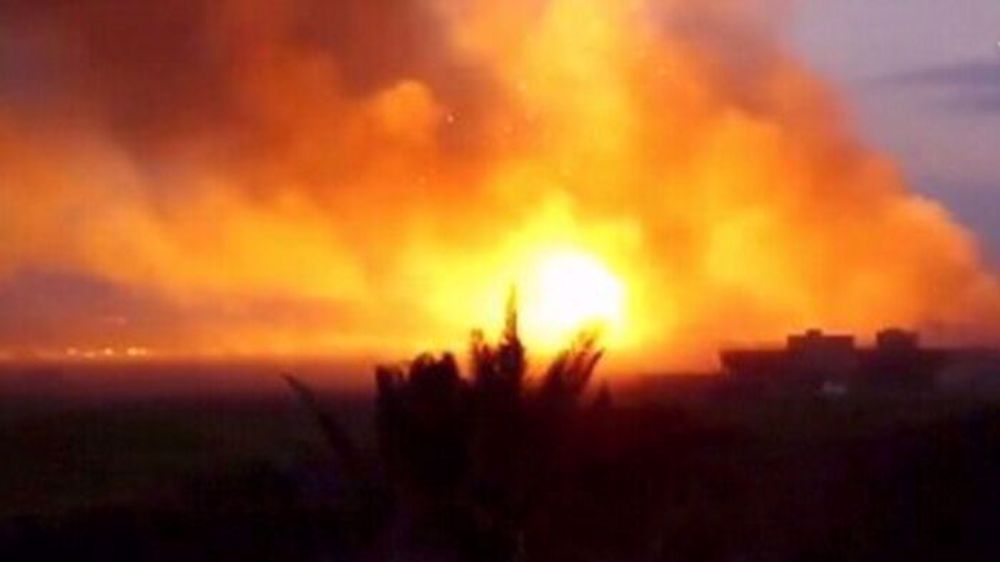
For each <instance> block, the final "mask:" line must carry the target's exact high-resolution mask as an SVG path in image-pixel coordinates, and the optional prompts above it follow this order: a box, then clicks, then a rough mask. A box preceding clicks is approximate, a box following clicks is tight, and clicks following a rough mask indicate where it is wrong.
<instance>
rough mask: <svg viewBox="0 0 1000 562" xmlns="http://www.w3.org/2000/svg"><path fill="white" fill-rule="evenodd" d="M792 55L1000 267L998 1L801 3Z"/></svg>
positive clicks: (846, 0)
mask: <svg viewBox="0 0 1000 562" xmlns="http://www.w3.org/2000/svg"><path fill="white" fill-rule="evenodd" d="M789 33H790V37H791V41H792V43H793V44H794V45H795V49H796V50H797V51H798V52H799V53H800V54H801V56H803V57H804V58H805V59H806V60H807V61H808V62H809V64H810V65H811V66H812V67H813V68H814V69H815V70H817V71H818V72H820V73H821V74H822V75H823V76H824V77H826V78H827V79H828V80H830V81H831V82H832V83H833V84H834V85H835V86H836V87H837V88H838V89H839V90H840V91H841V92H842V93H843V94H844V95H846V97H847V103H848V104H849V110H850V111H851V112H852V113H853V115H854V120H855V122H856V124H857V126H858V127H859V129H860V130H861V131H862V133H863V135H864V137H865V138H866V140H867V141H868V142H870V143H872V144H873V145H874V146H876V147H877V148H879V149H881V150H885V151H887V152H888V153H890V154H891V155H892V156H894V157H895V158H896V159H897V160H898V161H899V163H900V164H901V165H902V167H903V169H904V170H905V172H906V175H907V177H908V179H909V180H910V182H911V184H912V185H914V186H915V187H916V188H917V189H919V190H921V191H922V192H924V193H927V194H929V195H932V196H934V197H935V198H938V199H940V200H941V201H943V202H944V203H945V204H946V205H947V206H948V207H949V209H950V210H951V211H952V212H954V213H955V214H956V215H957V216H958V217H959V218H961V219H962V220H963V222H965V223H966V224H967V225H969V226H970V227H972V228H973V229H974V230H975V232H976V233H977V234H978V235H979V236H980V237H981V239H982V241H983V243H984V244H985V245H986V248H987V252H988V255H989V257H990V259H991V261H992V262H993V263H994V264H997V263H1000V159H998V158H997V156H998V149H1000V2H996V1H994V0H955V1H949V2H941V1H939V0H803V1H802V2H801V3H800V6H799V8H798V10H797V12H796V15H795V18H794V22H793V25H791V26H790V29H789Z"/></svg>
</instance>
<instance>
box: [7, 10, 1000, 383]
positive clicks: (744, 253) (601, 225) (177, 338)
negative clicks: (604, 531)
mask: <svg viewBox="0 0 1000 562" xmlns="http://www.w3.org/2000/svg"><path fill="white" fill-rule="evenodd" d="M39 3H41V4H44V3H45V2H39ZM84 4H85V3H84ZM168 4H170V3H167V4H164V5H162V6H161V5H159V4H157V5H150V7H147V8H136V10H138V11H139V12H143V10H153V11H166V12H169V13H167V14H160V13H159V12H156V13H149V14H145V15H149V16H151V17H142V18H139V19H141V25H139V23H140V22H139V21H138V19H137V20H135V21H131V20H126V21H124V22H122V21H120V20H116V19H114V18H129V17H134V16H135V15H136V14H135V13H131V12H127V11H121V13H119V12H115V13H109V12H106V11H105V12H102V11H101V10H100V9H99V8H88V7H86V6H80V7H72V6H70V7H66V8H64V9H62V10H58V11H57V10H48V11H39V12H38V13H34V12H32V8H30V7H27V6H26V7H25V8H23V9H22V11H25V12H26V13H28V14H29V15H28V16H25V17H33V18H38V19H44V18H48V17H51V18H54V19H53V20H52V21H48V20H46V21H44V22H43V23H41V24H39V25H30V26H29V25H24V26H22V27H23V28H31V29H38V30H39V34H40V35H39V38H38V39H37V40H35V41H34V42H33V43H31V45H43V46H44V49H41V48H40V49H41V50H39V51H38V52H34V53H33V56H34V59H33V60H41V61H45V60H49V59H51V62H52V68H54V69H57V70H58V69H62V68H64V67H65V66H66V65H67V64H69V63H68V62H67V61H70V62H73V61H75V62H79V59H78V58H76V57H79V56H83V57H89V59H87V60H85V62H86V63H87V64H85V65H82V66H81V68H82V70H81V71H80V72H79V73H77V74H71V75H69V76H67V77H64V79H63V81H62V82H59V85H60V90H59V91H60V92H65V93H66V97H65V99H61V98H58V97H57V95H56V94H53V98H54V101H50V102H36V103H43V108H42V110H41V111H40V112H39V111H26V110H25V111H17V112H11V111H4V110H3V108H0V167H2V168H3V169H4V170H5V182H6V186H7V187H6V188H5V189H4V190H0V242H2V244H0V273H3V272H6V273H7V275H8V276H16V275H17V272H18V271H23V270H25V269H49V270H57V271H71V272H74V273H77V274H81V275H87V276H91V277H95V278H98V279H101V280H103V281H105V282H108V283H111V284H113V285H114V286H117V287H121V288H123V290H127V291H130V292H133V293H139V294H142V295H148V296H150V298H155V299H158V300H159V301H162V302H163V303H165V305H164V306H166V307H168V308H170V309H171V310H175V311H180V312H177V313H175V314H174V316H172V318H174V320H172V321H171V322H172V323H173V324H172V328H171V329H170V330H168V331H169V332H170V335H169V337H168V336H163V337H162V338H161V341H160V343H161V344H162V345H164V346H168V347H174V348H176V349H177V350H179V351H191V350H199V349H211V350H227V349H228V350H232V351H234V352H238V351H245V350H251V351H258V352H263V353H267V352H272V351H273V352H281V353H299V352H324V351H327V352H333V353H348V352H351V351H356V350H359V349H361V350H379V351H386V352H388V353H392V354H396V353H402V352H408V351H410V350H413V349H414V348H418V347H425V346H431V347H434V348H438V347H441V346H444V345H453V344H456V343H459V342H460V341H461V340H462V339H464V338H465V336H466V334H467V331H468V330H469V328H470V327H473V326H500V325H501V322H500V315H502V313H503V302H504V298H505V294H506V292H507V290H508V288H509V287H510V286H511V284H517V285H520V286H522V288H521V290H522V293H523V295H522V300H523V306H524V311H523V313H524V316H525V320H526V323H527V326H526V331H527V332H528V337H529V341H528V344H529V346H530V345H532V344H537V345H540V346H541V347H543V348H550V347H552V346H553V345H555V344H556V343H557V340H560V339H562V338H564V337H566V335H567V332H569V331H571V330H572V329H574V328H576V327H578V326H579V325H581V324H587V323H589V322H592V321H594V320H597V321H599V322H600V323H603V324H605V325H606V329H607V331H608V340H609V344H610V345H611V346H612V347H613V348H615V349H620V350H631V351H630V352H631V353H635V354H637V355H638V356H641V357H642V358H643V360H644V361H654V360H656V361H660V360H669V361H673V362H679V363H689V364H690V363H694V362H704V361H706V360H707V358H709V357H711V356H712V355H714V350H715V348H716V346H717V345H718V344H719V343H720V342H723V341H733V340H740V339H742V340H746V339H750V340H761V339H769V338H776V337H781V336H782V335H783V334H785V333H787V332H789V331H792V330H798V329H801V328H803V327H806V326H811V325H820V326H824V327H829V328H832V329H843V330H852V331H857V332H861V333H869V332H871V331H872V330H874V329H876V328H879V327H881V326H883V325H885V324H898V325H904V326H912V327H918V328H925V329H934V330H937V331H939V332H940V333H942V334H948V333H961V334H972V335H973V336H975V337H982V336H983V335H984V334H991V333H994V330H995V328H996V320H997V318H1000V313H998V304H997V303H998V298H997V294H998V293H997V288H996V280H995V278H994V277H993V276H992V274H990V273H989V272H988V271H986V270H985V269H984V268H983V266H982V263H981V260H980V257H979V255H978V250H977V247H976V243H975V240H974V239H973V237H972V236H971V235H970V234H969V233H968V232H967V231H966V230H965V229H963V228H962V227H961V226H960V225H958V224H956V223H955V222H954V221H953V220H952V218H951V217H949V216H948V214H947V213H946V212H945V211H944V210H943V209H942V208H941V207H940V206H939V205H938V204H936V203H934V202H933V201H929V200H927V199H925V198H922V197H919V196H917V195H914V194H912V193H911V192H909V191H908V189H907V186H906V185H905V182H904V181H903V180H902V179H901V177H900V174H899V172H898V171H897V169H896V167H895V165H894V164H893V163H892V162H891V161H889V160H887V159H886V158H885V157H883V156H881V155H878V154H875V153H872V152H871V151H869V150H867V149H866V148H865V147H864V146H863V145H861V144H860V143H859V142H858V141H857V139H856V138H855V136H854V134H853V133H852V132H851V130H850V127H849V126H848V124H847V120H846V119H844V118H843V116H842V110H841V108H840V106H839V104H838V103H837V102H836V101H835V100H834V99H833V97H832V95H831V94H830V92H828V90H827V89H826V87H825V85H824V84H823V83H822V82H821V81H819V80H818V79H816V78H815V77H814V76H813V75H812V74H811V73H810V72H809V71H808V70H807V69H805V68H803V66H802V65H801V64H800V63H799V62H798V61H797V60H795V58H794V57H792V56H790V55H789V54H787V53H785V52H784V50H783V48H782V45H781V44H780V42H779V41H778V40H776V39H774V27H775V26H776V23H775V22H773V21H769V20H768V19H767V17H766V16H764V15H762V14H765V13H769V10H770V9H771V8H774V7H775V6H776V5H779V4H782V3H781V2H770V1H761V2H753V3H739V2H715V1H708V0H623V1H615V2H609V1H607V0H513V1H509V2H502V3H498V2H489V1H486V0H464V1H462V2H420V1H417V0H410V1H403V2H392V3H372V2H366V1H360V0H342V1H340V2H334V3H328V2H318V1H315V0H296V1H293V2H278V1H266V0H260V1H256V2H223V3H221V4H220V5H218V6H215V4H214V3H213V9H211V10H201V11H199V10H196V11H195V14H196V15H195V16H192V15H191V14H188V13H187V12H185V11H183V10H182V8H180V7H171V5H168ZM192 4H198V2H193V3H192ZM754 7H756V8H754ZM171 10H180V11H179V12H178V13H174V12H172V11H171ZM206 13H207V14H212V16H211V17H208V18H205V17H204V14H206ZM52 14H61V16H60V17H59V18H56V17H55V16H52ZM130 14H131V16H130ZM140 15H142V14H140ZM158 15H163V16H164V17H152V16H158ZM80 21H88V22H90V23H88V24H80V23H79V22H80ZM109 22H110V23H109ZM178 22H181V23H183V24H184V25H176V26H175V24H177V23H178ZM192 22H197V23H198V25H193V23H192ZM15 23H17V22H15ZM22 23H23V22H22ZM35 23H37V22H35ZM188 24H192V25H188ZM144 26H145V27H152V28H154V29H149V30H147V29H145V28H144ZM79 29H85V30H90V29H93V30H95V31H94V34H95V36H94V37H90V35H89V31H88V32H86V33H80V32H78V30H79ZM115 33H117V34H119V35H121V36H120V37H119V36H115V37H113V38H112V39H108V38H107V37H106V35H108V34H115ZM191 34H194V35H195V36H196V39H197V40H196V41H193V40H192V39H191ZM174 35H177V41H176V42H175V43H172V44H171V45H172V46H173V47H174V48H176V49H178V50H177V51H169V54H172V55H176V56H177V57H180V56H181V55H177V53H182V54H183V55H184V56H186V57H188V58H187V59H183V62H184V64H183V65H181V66H180V68H179V69H173V70H175V71H176V76H175V75H174V73H171V72H170V71H171V67H169V63H170V61H171V60H174V59H173V58H171V57H170V56H162V55H163V53H160V52H159V51H156V49H158V48H162V47H161V46H160V45H161V43H162V42H157V41H150V40H149V39H148V38H150V37H152V38H162V37H174ZM98 36H99V37H98ZM81 41H82V42H83V44H81V43H80V42H81ZM152 43H155V45H153V44H152ZM178 45H180V46H178ZM189 45H195V46H197V49H196V50H193V51H191V52H190V53H189V52H187V51H183V49H182V47H184V48H188V46H189ZM130 46H131V47H132V48H130ZM29 47H30V46H29ZM26 48H28V47H26ZM105 49H110V51H108V52H105ZM79 53H84V54H83V55H80V54H79ZM102 57H104V58H106V59H107V64H104V59H103V58H102ZM150 61H157V64H160V65H167V67H166V68H163V69H161V72H158V73H155V75H151V74H150V72H149V65H150ZM88 72H96V73H97V74H96V75H91V74H87V73H88ZM150 81H153V83H155V85H156V88H154V89H153V90H150V87H149V84H150ZM35 109H37V108H35ZM177 316H180V317H181V320H176V317H177ZM61 329H64V330H67V331H68V333H67V334H66V337H67V338H68V339H70V340H72V338H73V337H74V335H79V334H74V333H73V332H83V333H86V331H87V326H86V324H85V323H83V322H80V321H77V322H65V323H64V326H63V328H61ZM156 339H157V338H156V337H155V334H153V335H150V337H149V338H146V340H150V341H152V342H153V343H151V344H150V345H151V347H153V348H155V347H156V346H155V345H153V344H154V343H155V341H156ZM531 340H535V341H531ZM69 343H72V341H70V342H69ZM67 345H68V344H67Z"/></svg>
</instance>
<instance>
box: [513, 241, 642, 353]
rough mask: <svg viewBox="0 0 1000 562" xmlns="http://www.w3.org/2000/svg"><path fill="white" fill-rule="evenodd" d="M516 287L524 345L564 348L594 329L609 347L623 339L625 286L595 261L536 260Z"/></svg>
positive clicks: (574, 256) (575, 256) (584, 257)
mask: <svg viewBox="0 0 1000 562" xmlns="http://www.w3.org/2000/svg"><path fill="white" fill-rule="evenodd" d="M530 266H531V267H530V269H529V272H528V275H527V277H526V278H525V279H523V280H522V281H521V282H520V283H519V295H520V303H521V306H522V313H521V322H522V327H523V332H524V336H525V339H526V341H527V342H528V343H529V345H530V344H532V343H534V344H535V345H536V347H542V348H545V349H554V348H558V347H560V346H563V345H565V344H566V342H568V341H569V340H570V338H572V337H573V336H574V335H575V334H576V333H577V332H579V331H580V330H585V329H597V330H600V332H601V334H602V335H603V336H605V338H606V340H607V341H608V343H609V344H614V343H616V342H617V341H619V340H620V339H621V338H622V337H623V336H624V333H625V332H624V331H625V329H626V322H625V298H626V295H625V286H624V284H623V283H622V281H621V279H620V278H618V277H617V276H615V274H613V273H612V272H611V271H609V270H608V269H607V267H606V266H605V265H604V264H602V263H601V262H600V261H599V260H598V259H597V258H595V257H594V256H592V255H588V254H586V253H583V252H579V251H563V252H557V253H552V254H543V255H540V256H538V258H537V260H536V261H535V262H534V263H532V264H530Z"/></svg>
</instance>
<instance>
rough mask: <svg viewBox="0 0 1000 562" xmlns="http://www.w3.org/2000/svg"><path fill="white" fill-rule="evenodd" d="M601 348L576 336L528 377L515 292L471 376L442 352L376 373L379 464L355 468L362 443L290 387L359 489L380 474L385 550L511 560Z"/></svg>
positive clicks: (477, 338) (477, 339)
mask: <svg viewBox="0 0 1000 562" xmlns="http://www.w3.org/2000/svg"><path fill="white" fill-rule="evenodd" d="M597 341H598V338H597V333H596V331H593V330H591V331H585V332H583V333H581V334H580V335H579V336H578V337H577V338H576V339H575V340H574V341H573V342H572V343H571V344H570V345H569V346H568V347H567V348H566V349H565V350H564V351H563V352H562V353H560V354H559V355H558V356H557V357H556V358H555V360H554V361H553V362H552V363H551V365H550V366H549V367H548V369H547V370H546V371H545V372H544V373H543V374H542V375H541V376H540V377H538V378H537V380H536V379H535V378H533V377H529V376H528V361H527V359H526V353H525V348H524V345H523V344H522V342H521V340H520V337H519V335H518V315H517V305H516V299H515V298H514V296H513V294H512V295H511V298H510V299H509V300H508V304H507V314H506V324H505V327H504V330H503V333H502V335H501V337H500V338H499V341H498V342H496V343H490V342H488V341H487V340H486V338H485V337H484V335H483V334H482V332H478V331H477V332H474V333H473V335H472V341H471V349H470V353H469V355H470V368H469V371H470V372H469V375H468V376H463V375H462V372H461V369H460V368H459V364H458V361H457V360H456V359H455V357H454V356H453V355H452V354H450V353H445V354H443V355H441V356H433V355H430V354H423V355H420V356H418V357H417V358H416V359H415V360H413V361H412V362H409V363H408V364H403V365H393V366H381V367H378V368H377V369H376V385H377V398H376V428H377V436H378V456H379V459H378V461H377V462H376V463H374V464H375V465H377V466H378V468H377V469H367V470H366V469H364V468H361V467H363V466H365V465H366V463H364V462H363V461H361V460H359V453H358V448H357V447H355V446H354V445H353V443H351V442H350V440H349V439H347V438H346V437H345V433H344V432H343V431H342V430H341V429H340V427H339V425H338V424H337V423H336V422H335V420H334V419H333V418H332V417H330V416H329V415H327V414H323V413H322V412H321V409H320V408H319V406H318V404H317V403H316V401H315V399H314V398H313V397H312V395H311V393H310V392H309V390H308V388H306V387H305V386H303V385H302V384H301V383H300V382H298V381H296V380H295V379H293V378H289V381H290V383H292V385H293V387H294V388H295V389H296V390H297V392H298V393H299V394H300V396H301V397H302V398H303V399H304V400H305V401H306V403H307V404H308V405H309V406H310V408H312V409H313V410H314V411H316V412H317V415H318V416H319V421H320V424H321V426H322V427H323V428H324V431H325V433H326V436H327V439H328V442H329V444H330V446H331V447H332V448H333V449H334V450H335V451H336V452H337V453H338V456H340V457H341V458H342V460H343V464H344V465H345V467H346V469H347V470H348V471H349V472H352V473H353V474H355V476H357V477H358V479H359V480H363V481H367V482H370V481H371V480H372V479H373V478H372V476H371V475H372V473H375V472H378V473H380V474H381V475H382V478H381V489H383V490H386V491H387V493H388V496H389V500H390V501H389V505H391V509H390V511H389V516H388V518H387V523H386V525H385V527H386V528H387V529H388V531H387V532H386V534H385V535H383V539H382V542H384V543H387V544H388V545H389V546H387V548H388V549H389V550H391V551H395V552H400V551H403V550H406V549H410V548H423V549H431V550H432V551H435V552H445V551H447V552H451V553H452V555H453V556H456V557H458V558H460V559H466V560H468V559H474V560H514V559H518V558H519V557H520V556H522V555H523V551H524V540H525V533H526V531H527V529H528V528H529V527H530V525H531V521H532V518H533V517H534V516H535V513H536V512H537V511H538V508H539V506H542V505H544V501H545V491H546V489H547V488H548V482H549V480H550V479H551V478H552V477H554V476H555V475H556V474H557V473H558V471H559V465H560V463H562V462H565V457H564V454H563V453H564V451H563V449H562V446H563V444H564V443H565V442H566V439H564V437H565V435H564V434H565V432H566V431H567V430H568V428H569V427H570V426H571V425H572V423H573V420H574V417H575V415H576V413H577V412H578V411H579V410H580V408H579V404H580V400H581V396H582V395H583V394H584V391H585V390H586V388H587V387H588V384H589V382H590V381H591V378H592V375H593V372H594V370H595V368H596V366H597V363H598V362H599V361H600V359H601V356H602V351H601V350H600V349H599V347H598V345H597Z"/></svg>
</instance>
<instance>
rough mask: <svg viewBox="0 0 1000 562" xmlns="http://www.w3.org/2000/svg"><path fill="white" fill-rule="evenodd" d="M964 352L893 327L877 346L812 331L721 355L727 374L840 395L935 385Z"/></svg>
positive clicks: (882, 334) (849, 337)
mask: <svg viewBox="0 0 1000 562" xmlns="http://www.w3.org/2000/svg"><path fill="white" fill-rule="evenodd" d="M960 354H961V350H944V349H928V348H923V347H921V346H920V340H919V337H918V335H917V334H916V333H914V332H909V331H905V330H900V329H895V328H892V329H886V330H882V331H881V332H879V333H878V334H877V335H876V337H875V345H874V347H859V346H858V345H857V344H856V341H855V338H854V336H850V335H833V334H825V333H823V332H822V331H820V330H809V331H807V332H805V333H803V334H795V335H791V336H789V337H788V339H787V342H786V346H785V347H784V348H776V349H766V348H763V349H761V348H758V349H729V350H723V351H722V352H721V354H720V356H721V360H722V365H723V367H724V369H725V370H726V372H727V373H729V374H731V375H733V376H737V377H740V378H741V379H743V380H746V379H752V380H757V381H758V382H759V383H761V384H763V385H766V386H779V387H782V388H789V389H795V388H799V389H805V390H814V391H822V392H824V393H827V394H835V395H839V394H843V393H845V392H847V391H848V389H850V390H863V389H873V388H882V389H887V390H889V389H895V390H898V389H912V390H917V389H926V388H930V387H932V386H933V385H934V382H935V378H936V376H937V374H938V373H939V372H941V371H942V370H943V369H944V368H945V367H946V366H947V365H948V364H949V362H950V361H953V360H955V358H956V357H959V356H960ZM828 391H829V392H828ZM834 391H836V392H834Z"/></svg>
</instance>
